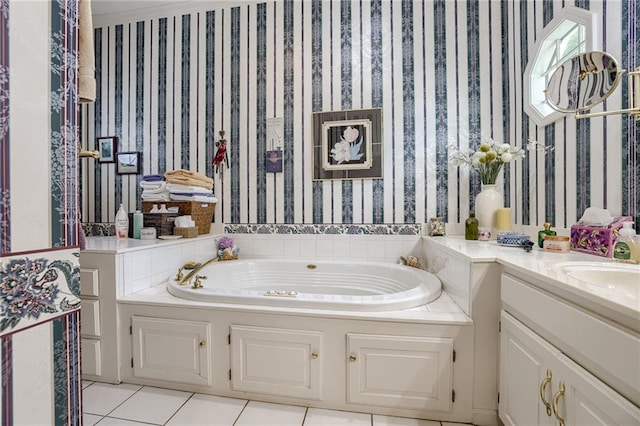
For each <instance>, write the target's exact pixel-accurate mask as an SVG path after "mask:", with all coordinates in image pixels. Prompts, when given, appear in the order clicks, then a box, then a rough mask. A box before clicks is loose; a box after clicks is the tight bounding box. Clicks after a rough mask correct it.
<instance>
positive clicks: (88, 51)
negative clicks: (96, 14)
mask: <svg viewBox="0 0 640 426" xmlns="http://www.w3.org/2000/svg"><path fill="white" fill-rule="evenodd" d="M78 17H79V19H78V101H79V102H80V103H83V104H84V103H92V102H94V101H95V100H96V78H95V73H96V66H95V54H94V48H93V19H92V13H91V0H80V1H79V2H78Z"/></svg>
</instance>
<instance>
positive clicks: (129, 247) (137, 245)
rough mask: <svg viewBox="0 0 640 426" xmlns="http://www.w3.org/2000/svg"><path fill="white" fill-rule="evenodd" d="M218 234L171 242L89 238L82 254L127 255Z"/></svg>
mask: <svg viewBox="0 0 640 426" xmlns="http://www.w3.org/2000/svg"><path fill="white" fill-rule="evenodd" d="M219 237H220V235H218V234H203V235H198V236H197V237H194V238H179V239H170V240H162V239H155V240H137V239H135V238H118V237H87V246H86V248H85V249H84V250H81V251H80V253H85V252H86V253H125V252H130V251H136V250H147V249H151V248H155V247H159V246H163V245H165V246H166V245H172V244H188V243H193V242H195V241H202V240H207V239H215V238H219Z"/></svg>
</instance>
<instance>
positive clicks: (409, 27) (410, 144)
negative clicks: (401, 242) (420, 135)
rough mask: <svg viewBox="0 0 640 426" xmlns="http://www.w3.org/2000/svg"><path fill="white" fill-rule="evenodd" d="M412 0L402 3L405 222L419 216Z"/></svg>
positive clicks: (411, 221) (410, 221)
mask: <svg viewBox="0 0 640 426" xmlns="http://www.w3.org/2000/svg"><path fill="white" fill-rule="evenodd" d="M413 4H414V3H413V2H409V1H407V2H403V3H402V23H403V25H402V89H403V90H402V98H403V134H404V141H403V145H404V160H403V161H404V223H415V221H416V217H415V212H416V200H415V194H416V153H415V150H416V129H415V127H416V124H415V117H416V114H415V109H416V108H415V99H414V97H415V87H414V85H415V83H414V81H415V72H414V61H413V55H414V54H413V34H414V28H413Z"/></svg>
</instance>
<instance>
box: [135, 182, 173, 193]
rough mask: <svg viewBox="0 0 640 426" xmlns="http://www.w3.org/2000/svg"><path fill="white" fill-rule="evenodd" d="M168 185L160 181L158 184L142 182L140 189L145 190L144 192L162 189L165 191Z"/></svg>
mask: <svg viewBox="0 0 640 426" xmlns="http://www.w3.org/2000/svg"><path fill="white" fill-rule="evenodd" d="M166 186H167V183H166V182H165V181H163V180H161V181H158V182H147V181H145V180H143V181H141V182H140V188H142V189H144V190H157V189H161V190H163V191H164V189H165V188H166Z"/></svg>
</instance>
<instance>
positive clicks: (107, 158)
mask: <svg viewBox="0 0 640 426" xmlns="http://www.w3.org/2000/svg"><path fill="white" fill-rule="evenodd" d="M96 145H97V148H98V153H99V154H100V156H99V157H98V162H100V163H115V161H116V149H117V147H118V137H117V136H103V137H100V138H96Z"/></svg>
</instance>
